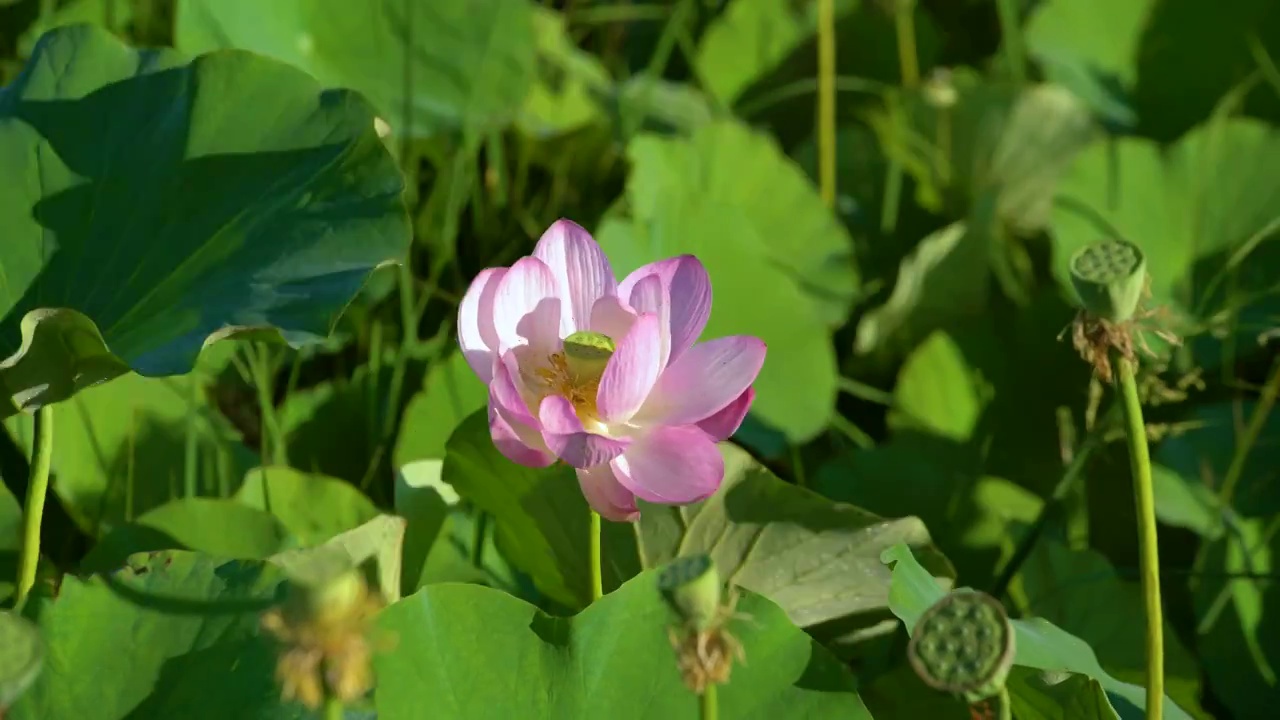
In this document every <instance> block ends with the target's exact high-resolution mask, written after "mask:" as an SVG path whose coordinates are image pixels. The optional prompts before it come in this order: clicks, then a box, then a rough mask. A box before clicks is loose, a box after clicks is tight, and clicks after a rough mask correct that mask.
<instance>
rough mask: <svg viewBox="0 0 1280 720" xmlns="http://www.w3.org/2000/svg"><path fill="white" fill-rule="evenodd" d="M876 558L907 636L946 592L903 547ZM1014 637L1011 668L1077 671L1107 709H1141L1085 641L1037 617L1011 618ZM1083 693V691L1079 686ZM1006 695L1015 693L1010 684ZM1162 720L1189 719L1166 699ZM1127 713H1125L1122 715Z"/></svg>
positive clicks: (1134, 690) (1135, 693) (1135, 694)
mask: <svg viewBox="0 0 1280 720" xmlns="http://www.w3.org/2000/svg"><path fill="white" fill-rule="evenodd" d="M882 559H883V560H884V562H885V563H892V564H893V580H892V584H891V586H890V588H889V607H890V608H891V609H892V610H893V614H894V615H897V616H898V619H899V620H901V621H902V622H903V624H904V625H905V626H906V627H907V632H908V633H910V632H911V630H912V628H914V627H915V624H916V621H917V620H919V619H920V616H921V615H922V614H924V611H925V610H927V609H929V607H930V606H931V605H933V604H934V603H935V602H937V601H938V599H939V598H941V597H942V596H943V595H944V594H945V593H946V591H945V590H944V589H943V588H942V587H941V586H940V585H939V584H938V582H937V581H936V580H935V579H934V578H933V577H932V576H931V575H930V574H929V571H928V570H925V569H924V567H923V566H921V565H920V563H919V562H917V561H916V559H915V557H914V556H913V555H912V554H911V549H910V548H908V547H907V546H906V545H901V544H900V545H896V546H894V547H892V548H889V549H888V550H886V551H885V553H884V555H883V556H882ZM1010 622H1012V623H1013V628H1014V634H1015V646H1016V649H1015V654H1014V660H1013V662H1014V665H1016V666H1019V667H1023V668H1031V669H1035V670H1041V671H1046V672H1048V673H1053V674H1061V673H1078V674H1082V675H1087V676H1089V677H1091V678H1093V679H1094V680H1097V681H1098V682H1099V683H1100V684H1101V685H1102V687H1103V688H1105V689H1106V691H1107V697H1108V699H1109V700H1110V702H1111V704H1112V706H1113V707H1115V708H1116V709H1121V708H1124V707H1126V706H1127V705H1132V706H1134V707H1135V708H1138V709H1139V710H1141V709H1142V708H1145V707H1146V699H1145V698H1146V691H1145V690H1143V689H1142V688H1141V687H1138V686H1137V685H1131V684H1129V683H1126V682H1121V681H1120V680H1117V679H1116V678H1115V677H1113V676H1111V675H1110V674H1108V673H1107V671H1106V670H1103V669H1102V665H1100V664H1099V663H1098V658H1097V656H1096V655H1095V654H1094V652H1093V650H1092V649H1091V648H1090V647H1089V645H1088V643H1086V642H1085V641H1083V640H1081V639H1080V638H1078V637H1076V636H1074V635H1072V634H1071V633H1068V632H1066V631H1065V630H1063V629H1062V628H1059V627H1058V626H1056V625H1054V624H1053V623H1051V622H1049V621H1047V620H1045V619H1043V618H1031V619H1028V620H1011V621H1010ZM1082 689H1087V688H1082ZM1010 691H1011V694H1020V692H1021V690H1020V689H1019V688H1017V687H1016V686H1012V685H1011V687H1010ZM1164 712H1165V717H1168V718H1176V719H1177V720H1191V715H1189V714H1187V712H1186V711H1184V710H1183V709H1182V708H1181V707H1179V706H1178V705H1177V704H1176V703H1174V702H1173V701H1172V700H1169V699H1168V698H1167V697H1166V699H1165V705H1164ZM1127 716H1128V713H1126V717H1127Z"/></svg>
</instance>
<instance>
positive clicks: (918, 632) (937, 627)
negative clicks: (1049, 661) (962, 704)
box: [907, 588, 1014, 703]
mask: <svg viewBox="0 0 1280 720" xmlns="http://www.w3.org/2000/svg"><path fill="white" fill-rule="evenodd" d="M1013 644H1014V643H1013V626H1012V625H1010V624H1009V617H1008V616H1007V615H1006V614H1005V612H1004V607H1003V606H1001V605H1000V601H998V600H996V599H995V598H993V597H991V596H990V595H988V594H986V593H984V592H979V591H977V590H970V589H968V588H962V589H959V590H953V591H951V592H949V593H947V594H946V595H945V596H943V597H942V599H940V600H938V602H936V603H934V604H933V606H932V607H930V608H929V609H928V610H926V611H925V613H924V615H921V616H920V620H919V622H917V623H916V628H915V632H914V634H913V635H912V636H911V642H910V643H909V644H908V645H907V659H908V660H910V661H911V667H912V668H913V669H915V671H916V674H917V675H919V676H920V679H921V680H923V681H924V683H925V684H926V685H928V686H929V687H932V688H934V689H936V690H941V691H943V692H946V693H950V694H952V695H956V696H959V697H962V698H964V700H965V701H966V702H969V703H974V702H977V701H979V700H982V699H984V698H989V697H991V696H992V695H995V694H996V693H998V692H1000V688H1002V687H1004V681H1005V678H1006V677H1008V675H1009V669H1010V668H1011V667H1012V666H1013V649H1014V648H1013Z"/></svg>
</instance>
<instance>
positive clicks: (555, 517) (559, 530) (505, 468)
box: [442, 410, 640, 609]
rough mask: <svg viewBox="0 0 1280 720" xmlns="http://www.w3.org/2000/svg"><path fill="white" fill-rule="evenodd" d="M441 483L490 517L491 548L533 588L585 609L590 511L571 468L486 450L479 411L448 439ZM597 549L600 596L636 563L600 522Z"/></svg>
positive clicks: (485, 423) (616, 533) (612, 528)
mask: <svg viewBox="0 0 1280 720" xmlns="http://www.w3.org/2000/svg"><path fill="white" fill-rule="evenodd" d="M442 477H443V479H444V481H445V482H447V483H449V484H450V485H452V486H453V488H454V490H456V491H457V492H458V495H460V496H462V497H463V498H466V499H467V500H469V501H471V502H472V503H473V504H474V505H475V506H476V507H477V508H479V509H480V510H483V511H484V512H487V513H489V514H490V515H491V516H492V517H493V521H494V525H495V533H494V538H495V542H496V544H497V546H498V548H499V549H500V550H501V551H502V554H503V556H505V557H506V558H508V559H509V560H510V561H511V564H512V565H514V566H516V567H517V568H519V569H521V570H523V571H524V572H526V573H528V574H529V575H530V576H532V578H533V581H534V583H535V585H536V586H537V588H538V590H540V591H541V592H543V593H545V594H546V595H548V596H550V597H551V598H552V599H554V600H556V601H557V602H560V603H562V604H564V605H566V606H568V607H570V608H575V609H576V608H583V607H586V606H587V605H588V604H590V602H591V575H590V568H589V567H588V565H587V560H588V552H587V542H588V531H589V529H590V511H589V507H588V506H587V501H586V499H584V498H583V497H582V490H581V489H580V488H579V486H578V478H577V476H576V475H575V474H574V470H573V468H571V467H569V466H568V465H565V464H564V463H556V464H555V465H552V466H551V467H547V468H530V467H524V466H523V465H517V464H516V463H513V462H511V461H510V460H508V459H507V458H506V457H504V456H503V455H502V453H500V452H498V449H497V448H496V447H494V446H493V439H492V438H491V437H490V435H489V414H488V412H487V411H486V410H479V411H477V412H475V413H473V414H472V415H471V416H470V417H468V418H467V419H466V420H464V421H463V422H462V424H461V425H459V426H458V428H457V429H456V430H454V431H453V435H452V436H451V437H450V438H449V444H448V447H447V451H446V453H445V458H444V468H443V470H442ZM601 543H602V552H603V558H604V568H603V578H602V580H603V582H604V587H605V590H606V591H608V590H610V589H612V588H614V587H617V586H618V585H620V584H622V582H623V581H624V580H626V579H627V578H629V577H631V576H633V575H635V574H636V572H638V571H639V564H640V561H639V558H638V557H637V554H636V540H635V533H634V532H633V531H632V527H631V525H630V524H629V523H613V522H608V521H605V522H604V527H603V528H602V537H601Z"/></svg>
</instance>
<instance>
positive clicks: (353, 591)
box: [286, 570, 369, 625]
mask: <svg viewBox="0 0 1280 720" xmlns="http://www.w3.org/2000/svg"><path fill="white" fill-rule="evenodd" d="M368 592H369V587H368V585H367V584H366V583H365V581H364V576H363V575H361V573H360V571H359V570H348V571H346V572H343V573H340V574H337V575H334V576H332V577H330V578H327V579H325V580H323V581H320V582H299V581H297V580H294V582H293V583H292V584H291V585H290V587H289V597H288V600H287V601H286V602H287V603H288V611H289V613H290V615H291V616H292V617H296V618H299V619H302V618H305V619H306V620H307V621H310V622H312V623H318V624H322V625H323V624H325V623H328V622H330V621H338V620H339V619H341V618H344V617H346V616H347V615H348V614H349V613H351V612H352V610H353V609H354V608H356V607H357V606H358V605H360V604H361V603H362V602H363V601H364V599H365V597H366V596H367V595H368Z"/></svg>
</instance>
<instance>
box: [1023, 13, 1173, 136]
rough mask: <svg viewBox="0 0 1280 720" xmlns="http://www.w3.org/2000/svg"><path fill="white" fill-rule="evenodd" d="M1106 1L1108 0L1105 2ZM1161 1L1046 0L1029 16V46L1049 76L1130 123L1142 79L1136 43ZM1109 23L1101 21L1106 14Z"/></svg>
mask: <svg viewBox="0 0 1280 720" xmlns="http://www.w3.org/2000/svg"><path fill="white" fill-rule="evenodd" d="M1104 3H1105V4H1104ZM1158 3H1159V0H1118V1H1117V0H1065V1H1064V0H1048V1H1047V2H1044V3H1042V4H1040V5H1038V6H1037V7H1036V8H1035V10H1033V11H1032V13H1031V15H1030V17H1029V18H1028V19H1027V23H1026V27H1025V36H1026V45H1027V50H1028V52H1029V53H1030V55H1031V56H1032V57H1033V58H1035V59H1036V60H1037V61H1039V62H1040V63H1041V65H1042V67H1043V68H1044V72H1045V75H1046V76H1047V77H1048V78H1049V79H1050V80H1053V81H1054V82H1057V83H1061V84H1062V85H1063V86H1065V87H1068V88H1071V90H1072V92H1074V93H1076V94H1077V95H1079V96H1080V97H1081V99H1083V100H1085V101H1086V102H1087V103H1088V104H1089V105H1090V106H1091V107H1092V108H1093V110H1094V112H1096V113H1098V114H1099V115H1101V116H1103V117H1105V118H1107V119H1108V120H1110V121H1112V122H1114V123H1117V124H1121V125H1132V124H1133V123H1134V122H1136V120H1137V118H1136V116H1135V114H1134V112H1133V110H1132V109H1131V108H1130V107H1129V104H1128V99H1129V96H1130V92H1131V91H1132V88H1133V87H1134V86H1135V85H1136V84H1137V82H1138V68H1137V62H1136V61H1137V57H1138V46H1139V43H1140V41H1141V39H1142V29H1143V25H1144V24H1145V22H1146V20H1147V18H1148V16H1149V15H1150V12H1151V8H1152V7H1153V6H1155V5H1157V4H1158ZM1100 13H1105V17H1106V22H1099V18H1101V17H1104V15H1101V14H1100Z"/></svg>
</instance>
